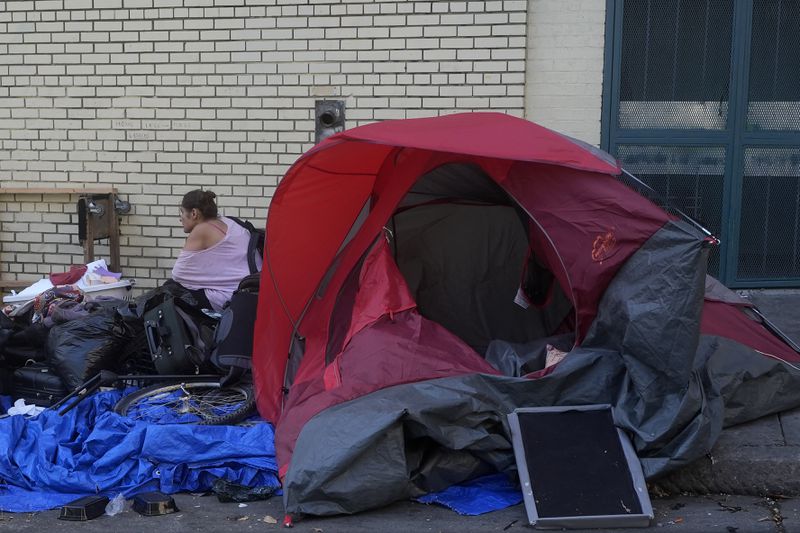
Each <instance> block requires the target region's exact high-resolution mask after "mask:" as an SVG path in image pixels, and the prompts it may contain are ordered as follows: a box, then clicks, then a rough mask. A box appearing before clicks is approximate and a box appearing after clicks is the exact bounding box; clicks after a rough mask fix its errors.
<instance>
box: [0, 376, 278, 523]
mask: <svg viewBox="0 0 800 533" xmlns="http://www.w3.org/2000/svg"><path fill="white" fill-rule="evenodd" d="M121 395H122V393H121V392H118V391H109V392H101V393H99V394H95V395H94V396H92V397H90V398H87V399H85V400H83V401H82V402H81V403H80V404H78V407H77V408H75V409H74V410H72V411H71V412H69V413H67V414H66V415H65V416H59V415H58V413H57V412H55V411H50V410H48V411H45V412H43V413H42V414H40V415H39V416H37V417H35V418H32V419H27V418H25V417H23V416H19V415H18V416H12V417H7V418H3V419H0V510H1V511H9V512H27V511H41V510H45V509H51V508H54V507H58V506H60V505H63V504H65V503H68V502H70V501H72V500H74V499H76V498H79V497H81V496H86V495H89V494H104V495H107V496H109V497H113V496H114V495H116V494H118V493H122V494H123V495H124V496H125V497H131V496H133V495H134V494H137V493H139V492H144V491H150V490H160V491H162V492H164V493H167V494H171V493H175V492H179V491H190V492H202V491H207V490H210V489H211V485H212V484H213V482H214V480H215V479H217V478H220V477H222V478H224V479H227V480H229V481H232V482H234V483H239V484H241V485H246V486H269V487H278V486H279V481H278V477H277V464H276V461H275V445H274V435H273V428H272V426H271V425H269V424H268V423H266V422H257V423H254V424H251V425H246V426H197V425H155V424H147V423H144V422H136V421H133V420H131V419H129V418H126V417H122V416H119V415H117V414H115V413H114V412H113V411H112V408H113V406H114V404H115V403H116V402H117V401H118V400H119V398H120V397H121ZM2 405H3V406H4V407H7V406H8V403H7V402H2ZM3 411H5V410H3Z"/></svg>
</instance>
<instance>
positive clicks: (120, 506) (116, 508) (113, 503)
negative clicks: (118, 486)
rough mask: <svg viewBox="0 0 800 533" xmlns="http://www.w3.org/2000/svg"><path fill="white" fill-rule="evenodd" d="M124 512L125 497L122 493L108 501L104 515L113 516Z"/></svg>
mask: <svg viewBox="0 0 800 533" xmlns="http://www.w3.org/2000/svg"><path fill="white" fill-rule="evenodd" d="M124 510H125V496H123V495H122V493H119V494H117V495H116V496H114V497H113V498H111V500H109V502H108V505H106V514H107V515H108V516H114V515H115V514H119V513H121V512H122V511H124Z"/></svg>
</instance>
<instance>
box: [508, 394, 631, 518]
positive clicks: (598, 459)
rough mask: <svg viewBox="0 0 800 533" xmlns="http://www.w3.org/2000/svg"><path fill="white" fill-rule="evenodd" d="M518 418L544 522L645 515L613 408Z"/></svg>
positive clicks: (545, 413) (524, 414)
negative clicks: (584, 517) (621, 441)
mask: <svg viewBox="0 0 800 533" xmlns="http://www.w3.org/2000/svg"><path fill="white" fill-rule="evenodd" d="M518 416H519V425H520V430H521V434H522V441H523V444H524V448H525V460H526V461H527V465H528V471H529V475H530V480H531V485H532V487H533V497H534V500H535V502H536V510H537V513H538V515H539V517H540V518H550V517H569V516H598V515H625V514H641V513H642V507H641V504H640V502H639V498H638V496H637V494H636V491H635V489H634V486H633V480H632V477H631V473H630V470H629V468H628V463H627V461H626V459H625V455H624V453H623V451H622V445H621V444H620V441H619V436H618V434H617V429H616V428H615V427H614V423H613V419H612V416H611V411H610V409H602V410H589V411H577V410H572V411H563V412H540V413H519V414H518Z"/></svg>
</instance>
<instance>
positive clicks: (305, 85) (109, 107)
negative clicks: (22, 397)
mask: <svg viewBox="0 0 800 533" xmlns="http://www.w3.org/2000/svg"><path fill="white" fill-rule="evenodd" d="M547 3H550V2H534V5H536V4H547ZM570 3H572V4H582V2H580V1H579V2H575V1H573V2H570ZM593 3H600V1H599V0H598V2H593ZM552 4H553V5H558V4H560V2H558V1H555V0H553V2H552ZM527 8H528V7H527V3H526V2H525V1H522V0H502V1H501V0H491V1H473V0H470V1H416V0H399V1H373V0H312V1H308V0H307V1H302V0H296V1H294V2H292V1H291V0H5V1H0V186H2V187H30V186H36V187H52V186H71V187H75V186H80V185H98V184H103V185H106V184H109V185H114V186H116V187H117V188H118V189H119V191H120V194H121V197H122V198H123V199H126V200H129V201H130V202H131V203H132V204H133V212H132V213H131V214H130V215H126V216H123V217H122V220H121V231H122V240H121V252H122V269H123V272H124V274H125V275H126V276H131V277H136V278H138V281H139V285H140V286H144V287H151V286H155V285H156V284H158V283H160V282H162V281H163V280H164V279H165V278H167V277H168V276H169V271H170V269H171V267H172V264H173V261H174V258H175V257H176V256H177V253H178V251H179V249H180V247H181V245H182V242H183V233H182V231H181V229H180V227H179V225H178V221H177V204H178V202H179V200H180V197H181V196H182V195H183V193H184V192H186V191H188V190H190V189H194V188H197V187H201V186H202V187H206V188H211V189H213V190H214V191H215V192H217V194H218V195H219V197H220V199H219V203H220V206H221V208H222V210H223V211H224V212H225V213H228V214H233V215H238V216H241V217H245V218H248V219H251V220H253V221H254V222H255V223H256V224H259V225H263V223H264V219H265V216H266V211H267V206H268V203H269V198H270V197H271V195H272V193H273V191H274V188H275V186H276V185H277V183H278V180H279V179H280V177H281V176H282V175H283V173H284V172H285V170H286V169H287V167H288V166H289V165H290V164H291V163H292V162H294V161H295V160H296V159H297V157H298V156H299V155H300V154H301V153H302V152H304V151H305V150H307V149H308V148H310V147H311V146H312V142H313V138H314V122H313V110H314V100H316V99H323V98H342V99H344V100H345V101H346V105H347V110H346V116H347V126H348V127H353V126H356V125H360V124H364V123H367V122H371V121H375V120H382V119H389V118H407V117H418V116H432V115H439V114H446V113H453V112H457V111H470V110H488V109H491V110H496V111H502V112H507V113H510V114H513V115H517V116H522V115H523V114H524V109H525V104H524V83H525V76H524V72H525V40H526V20H527V18H526V11H527ZM551 11H552V10H551ZM76 200H77V198H76V197H75V196H69V195H64V196H63V197H46V198H35V197H34V198H32V197H31V196H27V195H25V196H23V195H19V196H16V197H15V196H9V195H2V196H0V222H2V229H1V230H0V277H2V278H4V279H5V278H9V279H11V278H14V277H16V276H17V275H20V277H22V278H24V279H32V278H36V277H38V276H39V275H41V274H45V273H48V272H50V271H59V270H60V269H63V268H64V267H66V266H67V265H69V264H71V263H80V262H82V249H81V248H80V247H79V246H78V244H77V235H76V234H77V226H76V224H77V223H76V216H75V214H74V211H75V201H76ZM97 251H98V253H99V254H103V253H105V251H104V248H103V247H102V246H99V247H97Z"/></svg>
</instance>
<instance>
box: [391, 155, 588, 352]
mask: <svg viewBox="0 0 800 533" xmlns="http://www.w3.org/2000/svg"><path fill="white" fill-rule="evenodd" d="M475 169H476V167H474V166H469V165H447V166H446V167H440V169H437V171H434V172H432V173H430V174H428V175H426V176H423V177H422V178H421V179H420V181H419V182H418V183H417V185H415V186H414V188H412V190H411V191H410V193H409V195H408V196H407V197H406V199H404V201H403V202H402V203H401V205H404V206H405V207H401V208H400V209H398V211H396V213H395V214H394V216H393V217H392V220H391V222H390V228H391V229H392V234H393V240H392V243H391V249H392V252H393V253H394V256H395V261H396V262H397V265H398V266H399V268H400V271H401V273H402V274H403V276H404V277H405V279H406V282H407V283H408V286H409V288H410V290H411V293H412V295H413V296H414V298H415V300H416V302H417V306H418V310H419V312H420V313H421V314H422V315H423V316H425V317H426V318H428V319H430V320H433V321H435V322H437V323H439V324H441V325H442V326H444V327H445V328H447V329H448V330H450V331H451V332H452V333H454V334H455V335H457V336H458V337H459V338H461V339H462V340H463V341H464V342H466V343H467V344H468V345H469V346H471V347H472V348H473V349H475V351H477V352H478V353H480V354H482V355H483V354H484V353H485V352H486V349H487V347H488V345H489V344H490V343H491V342H492V341H493V340H503V341H507V342H513V343H527V342H530V341H533V340H536V339H540V338H543V337H549V336H551V335H554V334H555V333H557V332H563V331H561V330H560V329H559V327H560V326H562V324H563V323H564V322H565V319H567V318H568V317H571V316H572V314H573V311H572V304H571V302H570V301H569V300H568V299H567V297H566V296H565V295H564V294H563V292H562V291H561V290H560V287H558V283H555V282H554V279H553V276H552V274H551V273H550V275H547V274H548V273H549V269H548V268H547V267H546V265H543V263H542V262H541V259H540V258H536V257H534V256H533V255H532V252H531V248H530V244H529V242H530V240H529V236H528V230H529V222H528V216H527V215H525V214H523V213H522V212H521V211H520V210H519V209H518V208H517V207H516V204H515V203H514V202H513V201H512V200H511V199H510V198H509V197H508V195H507V194H506V193H505V192H504V191H503V190H502V189H501V188H500V187H499V186H498V185H497V184H496V183H494V182H493V181H492V180H491V179H490V178H488V177H487V176H485V174H483V175H481V174H479V173H478V172H476V170H475ZM458 170H463V171H464V174H463V177H464V179H463V180H461V181H459V180H458V177H459V176H458V174H457V171H458ZM418 202H423V203H418ZM415 203H416V205H414V204H415ZM523 274H527V276H526V279H527V282H526V280H523ZM521 286H524V287H525V288H526V292H528V293H535V294H536V295H537V296H536V297H534V298H532V300H534V303H535V304H538V305H530V306H529V307H528V308H527V309H526V308H524V307H523V306H521V305H520V304H519V303H518V302H515V298H516V297H517V296H518V293H519V291H520V287H521Z"/></svg>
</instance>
